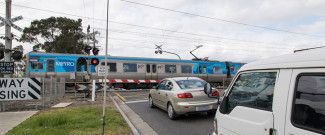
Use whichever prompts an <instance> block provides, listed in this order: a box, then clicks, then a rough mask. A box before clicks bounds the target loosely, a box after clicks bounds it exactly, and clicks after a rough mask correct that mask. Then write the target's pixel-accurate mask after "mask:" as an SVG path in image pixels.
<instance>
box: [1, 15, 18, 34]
mask: <svg viewBox="0 0 325 135" xmlns="http://www.w3.org/2000/svg"><path fill="white" fill-rule="evenodd" d="M22 19H23V17H22V16H17V17H15V18H11V19H10V20H7V19H5V18H3V17H1V16H0V20H1V21H2V22H1V23H0V27H1V26H4V25H5V24H7V25H9V26H11V27H13V28H14V29H16V30H18V31H23V29H22V28H20V27H19V26H17V25H15V24H14V22H16V21H19V20H22Z"/></svg>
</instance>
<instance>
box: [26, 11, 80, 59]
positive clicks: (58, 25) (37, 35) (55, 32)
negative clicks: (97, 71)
mask: <svg viewBox="0 0 325 135" xmlns="http://www.w3.org/2000/svg"><path fill="white" fill-rule="evenodd" d="M81 22H82V20H81V19H78V20H73V19H69V18H66V17H50V18H47V19H41V20H34V21H33V22H31V25H30V26H29V27H26V28H24V31H23V34H22V36H21V39H20V41H22V42H28V43H32V44H34V46H33V49H39V48H41V49H43V50H45V51H46V52H48V53H75V54H81V53H82V52H83V51H82V50H83V48H84V46H85V44H84V43H83V35H82V25H81Z"/></svg>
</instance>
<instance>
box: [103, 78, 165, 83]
mask: <svg viewBox="0 0 325 135" xmlns="http://www.w3.org/2000/svg"><path fill="white" fill-rule="evenodd" d="M99 82H103V80H102V79H99ZM106 82H107V83H159V82H160V80H136V79H106Z"/></svg>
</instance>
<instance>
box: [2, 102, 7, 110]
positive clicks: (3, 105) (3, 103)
mask: <svg viewBox="0 0 325 135" xmlns="http://www.w3.org/2000/svg"><path fill="white" fill-rule="evenodd" d="M5 109H6V105H5V102H4V101H2V102H1V112H4V111H5Z"/></svg>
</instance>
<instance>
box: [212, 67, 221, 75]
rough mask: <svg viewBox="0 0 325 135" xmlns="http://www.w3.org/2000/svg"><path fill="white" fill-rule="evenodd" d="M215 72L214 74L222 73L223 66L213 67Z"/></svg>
mask: <svg viewBox="0 0 325 135" xmlns="http://www.w3.org/2000/svg"><path fill="white" fill-rule="evenodd" d="M213 73H214V74H222V68H221V67H213Z"/></svg>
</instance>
